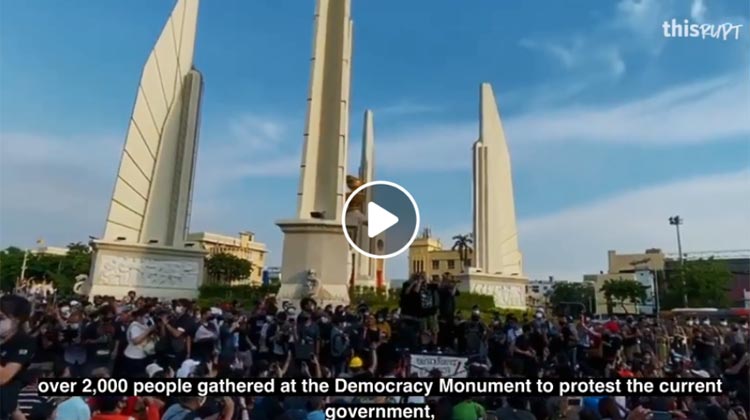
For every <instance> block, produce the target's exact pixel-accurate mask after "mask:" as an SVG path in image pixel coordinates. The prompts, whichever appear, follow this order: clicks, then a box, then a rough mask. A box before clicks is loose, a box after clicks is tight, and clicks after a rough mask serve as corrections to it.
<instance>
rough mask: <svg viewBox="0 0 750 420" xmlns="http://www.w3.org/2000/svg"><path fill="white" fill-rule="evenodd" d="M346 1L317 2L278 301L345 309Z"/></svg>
mask: <svg viewBox="0 0 750 420" xmlns="http://www.w3.org/2000/svg"><path fill="white" fill-rule="evenodd" d="M350 11H351V1H350V0H317V5H316V11H315V19H314V20H315V24H314V35H313V38H314V43H313V52H312V59H311V67H312V68H311V72H310V87H309V90H308V95H307V121H306V123H305V133H304V146H303V149H302V162H301V164H300V182H299V190H298V191H297V215H296V218H295V219H292V220H281V221H278V222H277V225H278V226H279V227H280V228H281V230H282V231H283V232H284V245H283V251H282V264H281V278H282V284H281V289H280V290H279V299H280V300H298V299H301V298H303V297H308V296H309V297H314V298H316V299H317V300H318V301H319V302H343V303H348V301H349V295H348V290H347V280H348V278H349V276H348V273H347V255H348V248H349V245H348V243H347V242H346V238H345V237H344V233H343V231H342V229H341V217H342V214H341V212H342V210H343V205H344V194H345V191H346V190H345V187H346V160H347V156H348V150H347V149H348V142H349V90H350V85H351V55H352V20H351V18H350Z"/></svg>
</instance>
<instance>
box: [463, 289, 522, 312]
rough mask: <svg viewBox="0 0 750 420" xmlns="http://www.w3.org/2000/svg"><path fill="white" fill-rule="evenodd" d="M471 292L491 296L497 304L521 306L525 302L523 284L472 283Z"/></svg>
mask: <svg viewBox="0 0 750 420" xmlns="http://www.w3.org/2000/svg"><path fill="white" fill-rule="evenodd" d="M471 292H472V293H477V294H482V295H490V296H492V297H493V299H494V300H495V304H496V305H498V306H507V307H523V306H525V304H526V301H525V297H524V296H525V290H524V288H523V286H515V285H507V284H488V283H472V284H471Z"/></svg>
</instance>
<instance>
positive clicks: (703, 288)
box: [662, 258, 732, 309]
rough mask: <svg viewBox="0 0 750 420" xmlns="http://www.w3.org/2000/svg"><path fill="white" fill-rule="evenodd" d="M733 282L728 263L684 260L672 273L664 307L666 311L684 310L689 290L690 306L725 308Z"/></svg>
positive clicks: (664, 298) (712, 260)
mask: <svg viewBox="0 0 750 420" xmlns="http://www.w3.org/2000/svg"><path fill="white" fill-rule="evenodd" d="M683 279H684V285H683ZM731 279H732V273H731V272H730V271H729V268H728V267H727V264H726V262H725V261H717V260H714V259H713V258H710V259H705V260H703V259H701V260H695V261H685V262H684V266H683V267H682V268H678V269H677V270H675V271H674V272H671V273H669V282H668V287H667V288H665V289H666V290H664V294H663V296H664V297H663V302H662V305H663V306H664V308H665V309H668V308H675V307H682V306H683V295H684V294H685V292H686V291H687V298H688V306H689V307H692V308H702V307H711V308H726V307H728V305H729V299H728V296H727V295H728V290H729V282H730V281H731Z"/></svg>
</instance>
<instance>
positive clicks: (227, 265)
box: [206, 253, 254, 283]
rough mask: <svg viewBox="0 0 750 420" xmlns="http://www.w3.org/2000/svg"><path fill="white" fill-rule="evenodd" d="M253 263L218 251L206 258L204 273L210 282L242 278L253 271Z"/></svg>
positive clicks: (226, 281)
mask: <svg viewBox="0 0 750 420" xmlns="http://www.w3.org/2000/svg"><path fill="white" fill-rule="evenodd" d="M253 268H254V267H253V263H251V262H250V261H248V260H245V259H242V258H239V257H235V256H234V255H231V254H226V253H219V254H215V255H212V256H210V257H207V258H206V273H207V274H208V279H209V281H211V282H219V283H228V282H230V281H232V280H244V279H246V278H248V277H250V274H252V273H253Z"/></svg>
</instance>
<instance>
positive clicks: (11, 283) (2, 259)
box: [0, 246, 25, 291]
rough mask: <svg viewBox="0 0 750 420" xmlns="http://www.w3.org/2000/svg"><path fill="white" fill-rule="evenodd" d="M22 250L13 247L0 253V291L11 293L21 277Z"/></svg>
mask: <svg viewBox="0 0 750 420" xmlns="http://www.w3.org/2000/svg"><path fill="white" fill-rule="evenodd" d="M24 253H25V251H24V250H22V249H20V248H16V247H14V246H11V247H8V248H6V249H4V250H2V251H0V290H3V291H11V290H13V288H14V287H15V285H16V280H18V277H20V276H21V267H22V266H23V254H24Z"/></svg>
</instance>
